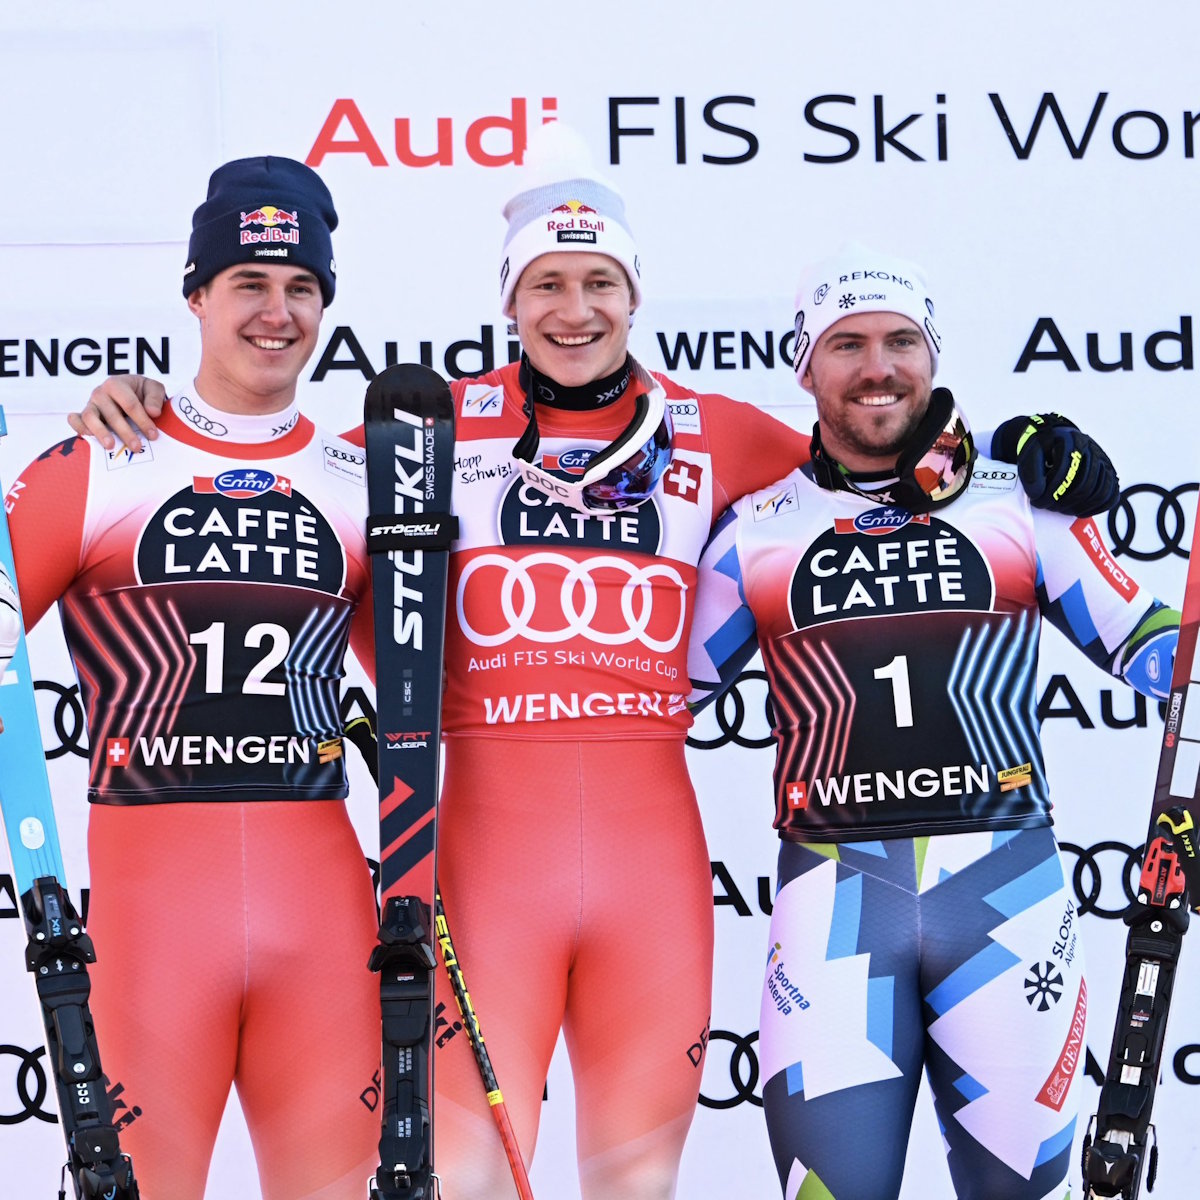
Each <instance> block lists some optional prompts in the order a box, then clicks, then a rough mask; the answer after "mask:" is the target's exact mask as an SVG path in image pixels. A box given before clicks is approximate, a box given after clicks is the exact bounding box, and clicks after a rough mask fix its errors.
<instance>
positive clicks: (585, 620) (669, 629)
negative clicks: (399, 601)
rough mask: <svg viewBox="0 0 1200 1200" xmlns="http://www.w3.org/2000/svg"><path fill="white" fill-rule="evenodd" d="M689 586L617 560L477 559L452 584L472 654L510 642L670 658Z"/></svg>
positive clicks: (661, 566) (663, 571)
mask: <svg viewBox="0 0 1200 1200" xmlns="http://www.w3.org/2000/svg"><path fill="white" fill-rule="evenodd" d="M686 594H687V584H686V583H685V582H684V580H683V577H682V576H681V575H680V574H679V572H678V570H677V569H676V568H675V567H674V566H672V565H671V564H670V563H666V562H650V563H646V564H645V565H639V564H638V563H637V562H634V561H631V560H630V559H628V558H623V557H618V556H617V555H615V554H594V555H578V556H575V555H570V554H560V553H557V552H555V551H535V552H533V553H531V554H526V555H525V556H524V557H521V558H516V557H510V556H509V555H507V554H497V553H489V552H485V553H482V554H477V555H476V556H475V557H474V558H472V559H471V560H470V561H469V562H468V563H467V564H466V566H465V567H464V568H463V570H462V574H461V575H460V576H459V579H458V588H457V591H456V595H455V604H456V606H457V610H458V620H459V624H460V627H461V628H462V631H463V633H464V634H465V635H466V637H467V638H468V639H469V640H470V641H472V642H473V643H474V644H475V645H476V646H503V645H505V644H506V643H508V642H511V641H513V640H514V639H515V638H524V639H525V640H526V641H530V642H536V643H538V644H540V645H553V644H557V643H562V642H569V641H572V640H573V639H576V638H581V639H583V640H584V641H587V642H591V643H593V644H594V645H598V646H626V645H634V644H636V645H641V646H644V647H645V648H646V649H647V650H653V651H655V652H657V653H659V654H668V653H670V652H671V651H672V650H674V649H675V648H676V647H677V646H678V645H679V642H680V639H681V638H682V637H683V630H684V625H685V624H686V621H687V603H686Z"/></svg>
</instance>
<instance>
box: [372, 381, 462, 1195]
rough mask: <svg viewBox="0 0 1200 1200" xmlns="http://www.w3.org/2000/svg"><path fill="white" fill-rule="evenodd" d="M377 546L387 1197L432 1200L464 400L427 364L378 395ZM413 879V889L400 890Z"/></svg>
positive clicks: (384, 385)
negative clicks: (458, 437)
mask: <svg viewBox="0 0 1200 1200" xmlns="http://www.w3.org/2000/svg"><path fill="white" fill-rule="evenodd" d="M365 424H366V447H367V494H368V502H369V510H370V514H371V515H370V516H369V517H368V518H367V549H368V550H369V551H370V553H371V578H372V584H373V588H374V603H375V676H376V695H377V701H376V708H377V711H378V727H379V751H378V754H379V773H378V781H379V876H380V879H379V893H380V905H381V911H382V917H381V921H380V927H379V945H378V946H377V947H376V948H375V951H374V953H373V954H372V955H371V964H370V965H371V970H373V971H378V972H379V973H380V981H379V989H380V1003H381V1007H382V1016H383V1073H382V1083H383V1086H382V1089H381V1090H382V1133H381V1136H380V1140H379V1160H380V1166H379V1170H378V1171H377V1172H376V1174H375V1178H374V1180H373V1181H372V1183H371V1196H372V1197H377V1198H378V1200H428V1198H430V1197H432V1196H433V1195H434V1191H433V1187H434V1183H435V1181H436V1178H437V1177H436V1176H435V1175H434V1173H433V1166H434V1164H433V969H434V964H435V962H436V959H435V957H434V948H433V942H434V935H433V916H432V913H433V903H434V894H435V879H436V858H435V850H436V844H437V841H436V827H437V796H438V786H439V765H440V761H441V760H440V754H441V727H442V639H443V635H444V632H445V627H446V575H447V570H448V567H449V549H450V543H451V542H452V541H453V540H454V538H455V536H456V535H457V521H456V520H455V518H454V517H452V516H451V515H450V485H451V482H452V480H453V475H452V472H453V469H454V404H453V400H452V398H451V396H450V388H449V386H448V385H447V384H446V382H445V380H444V379H442V378H441V376H439V375H438V374H436V373H435V372H434V371H431V370H429V369H428V368H427V367H421V366H415V365H413V364H402V365H400V366H395V367H389V368H388V369H387V370H386V371H384V372H383V374H382V375H380V376H379V377H378V378H376V379H375V380H373V381H372V383H371V385H370V386H369V387H368V388H367V396H366V406H365ZM401 881H404V892H403V893H401V892H400V886H399V885H400V884H401Z"/></svg>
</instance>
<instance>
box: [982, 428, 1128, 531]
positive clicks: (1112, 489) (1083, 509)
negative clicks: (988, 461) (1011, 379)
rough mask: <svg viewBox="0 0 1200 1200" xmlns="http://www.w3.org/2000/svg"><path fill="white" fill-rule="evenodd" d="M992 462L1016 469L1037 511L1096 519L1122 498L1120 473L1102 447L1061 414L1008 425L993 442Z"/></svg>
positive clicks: (999, 430)
mask: <svg viewBox="0 0 1200 1200" xmlns="http://www.w3.org/2000/svg"><path fill="white" fill-rule="evenodd" d="M992 457H993V458H998V459H1000V460H1001V461H1002V462H1009V463H1016V465H1017V474H1018V475H1019V476H1020V477H1021V484H1022V486H1023V487H1024V488H1025V491H1026V492H1027V493H1028V495H1029V503H1030V504H1032V505H1033V506H1034V508H1048V509H1051V510H1053V511H1054V512H1060V513H1065V514H1066V515H1067V516H1071V517H1090V516H1091V515H1092V514H1093V513H1098V512H1103V511H1104V510H1105V509H1108V508H1112V506H1113V505H1114V504H1115V503H1116V502H1117V500H1118V498H1119V497H1120V495H1121V481H1120V480H1119V479H1118V478H1117V469H1116V467H1114V466H1113V464H1112V459H1110V458H1109V457H1108V455H1107V454H1105V452H1104V450H1103V448H1102V447H1101V445H1100V443H1099V442H1097V441H1095V440H1094V439H1093V438H1090V437H1089V436H1088V435H1087V434H1086V433H1084V432H1083V430H1082V429H1080V428H1079V427H1078V426H1077V425H1076V424H1075V422H1074V421H1068V420H1067V418H1066V417H1061V416H1059V415H1058V413H1039V414H1038V415H1037V416H1033V417H1013V418H1012V420H1010V421H1005V422H1004V424H1003V425H1001V426H1000V427H999V428H998V429H997V430H996V432H995V434H994V435H993V437H992Z"/></svg>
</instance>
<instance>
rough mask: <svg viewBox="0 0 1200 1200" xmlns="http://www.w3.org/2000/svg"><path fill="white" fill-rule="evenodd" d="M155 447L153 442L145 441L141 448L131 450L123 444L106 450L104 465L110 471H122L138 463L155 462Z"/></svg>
mask: <svg viewBox="0 0 1200 1200" xmlns="http://www.w3.org/2000/svg"><path fill="white" fill-rule="evenodd" d="M153 461H154V448H153V445H152V443H150V442H147V441H143V442H142V448H141V449H140V450H130V449H129V447H128V446H121V447H119V448H118V449H116V450H106V451H105V452H104V466H105V468H106V469H107V470H109V471H121V470H124V468H125V467H135V466H137V464H138V463H144V462H153Z"/></svg>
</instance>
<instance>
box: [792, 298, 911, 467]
mask: <svg viewBox="0 0 1200 1200" xmlns="http://www.w3.org/2000/svg"><path fill="white" fill-rule="evenodd" d="M800 384H801V386H802V387H803V388H804V389H805V391H808V392H811V393H812V394H813V397H814V398H815V399H816V402H817V419H818V421H819V422H820V425H821V444H822V446H824V448H825V450H826V452H827V453H828V454H829V455H831V456H832V457H833V458H835V459H836V460H837V461H838V462H839V463H841V464H842V466H844V467H846V468H847V469H848V470H851V471H860V472H870V471H886V470H889V469H890V468H891V467H894V466H895V465H896V459H897V458H898V457H899V455H900V452H901V451H902V450H903V449H904V448H905V446H906V445H907V444H908V442H909V439H910V438H911V437H912V433H913V430H914V429H916V427H917V425H918V424H919V423H920V420H921V418H922V417H923V416H924V415H925V410H926V409H927V408H928V407H929V396H930V393H931V392H932V390H933V365H932V361H931V359H930V356H929V347H928V346H927V345H926V342H925V337H924V335H923V334H922V332H921V330H920V329H918V328H917V326H916V325H914V324H913V322H912V321H911V320H909V318H908V317H904V316H901V315H900V314H899V313H892V312H872V313H862V314H860V315H856V316H849V317H843V318H842V319H841V320H840V321H837V322H836V323H834V324H833V325H831V326H830V327H829V328H828V329H827V330H826V331H825V332H824V333H823V334H822V335H821V337H820V338H819V340H818V341H817V344H816V345H815V346H814V347H813V352H812V358H811V359H810V360H809V364H808V366H807V367H806V368H805V371H804V375H803V377H802V378H801V380H800Z"/></svg>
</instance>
